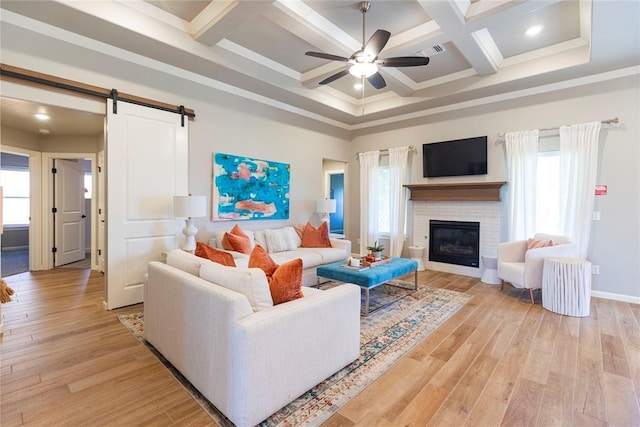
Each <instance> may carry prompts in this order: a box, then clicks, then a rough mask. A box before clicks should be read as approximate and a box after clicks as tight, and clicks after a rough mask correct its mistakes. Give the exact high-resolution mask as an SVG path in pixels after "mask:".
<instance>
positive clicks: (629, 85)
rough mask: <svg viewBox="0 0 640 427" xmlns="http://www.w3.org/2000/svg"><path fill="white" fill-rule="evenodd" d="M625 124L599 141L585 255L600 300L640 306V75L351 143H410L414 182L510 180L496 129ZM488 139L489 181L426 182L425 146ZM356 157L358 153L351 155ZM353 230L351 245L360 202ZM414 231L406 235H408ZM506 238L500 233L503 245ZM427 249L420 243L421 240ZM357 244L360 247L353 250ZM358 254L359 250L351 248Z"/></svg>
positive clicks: (354, 208)
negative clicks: (598, 188)
mask: <svg viewBox="0 0 640 427" xmlns="http://www.w3.org/2000/svg"><path fill="white" fill-rule="evenodd" d="M615 116H617V117H619V118H621V119H622V122H623V124H622V126H620V127H617V128H614V127H608V126H605V127H603V130H602V132H601V134H600V135H601V136H600V154H599V174H598V183H599V184H606V185H608V186H609V194H608V195H607V196H600V197H596V202H595V210H598V211H600V212H601V216H602V219H601V220H600V221H598V222H594V223H593V228H592V236H591V245H590V250H589V255H588V258H589V259H590V260H591V261H592V262H593V263H594V264H597V265H599V266H600V275H597V276H596V275H594V276H593V283H592V288H593V290H594V291H595V294H596V295H602V293H606V294H609V295H606V296H609V297H614V298H618V297H619V298H621V299H629V297H630V298H631V300H632V301H634V302H640V262H639V260H640V190H639V189H640V185H639V184H640V167H639V163H640V151H639V148H638V145H639V144H638V142H639V141H640V130H639V128H638V117H640V78H639V77H638V75H634V76H631V77H625V78H619V79H615V80H609V81H604V82H601V83H596V84H591V85H588V86H582V87H577V88H572V89H565V90H560V91H557V92H553V93H548V94H544V95H535V96H530V97H526V98H521V99H517V100H512V101H505V102H501V103H494V104H490V105H486V106H483V107H477V108H472V109H468V110H465V111H457V112H452V113H444V114H439V115H437V116H430V117H425V118H423V119H416V120H412V121H411V122H406V123H405V124H404V125H405V126H406V127H404V128H400V129H385V128H380V129H378V130H377V131H376V132H374V133H368V134H364V132H362V133H363V134H362V135H359V136H357V137H355V138H354V139H353V145H352V148H351V150H352V152H353V153H355V152H358V151H365V150H372V149H381V148H389V147H394V146H402V145H409V144H413V145H415V146H416V147H417V148H418V153H417V154H416V153H414V154H413V157H412V162H411V167H412V180H411V183H412V184H419V183H443V182H471V181H506V174H505V166H504V148H503V145H502V144H499V143H497V134H498V133H499V132H505V131H512V130H522V129H532V128H544V127H554V126H558V125H564V124H571V123H582V122H588V121H598V120H604V119H609V118H612V117H615ZM480 135H487V136H488V137H489V143H488V157H489V158H488V161H489V165H488V175H486V177H467V178H461V177H455V178H453V177H452V178H437V179H426V178H422V152H421V149H422V144H423V143H426V142H436V141H442V140H449V139H457V138H464V137H473V136H480ZM354 155H355V154H354ZM358 167H359V165H358V162H351V164H350V173H351V176H352V177H353V179H352V180H351V182H350V190H351V193H352V194H358V189H359V185H360V183H359V175H358ZM350 208H351V210H350V212H352V215H351V216H350V227H349V229H350V230H352V231H351V232H350V233H349V235H348V236H347V237H348V238H349V239H351V240H352V241H353V242H355V241H356V239H357V237H358V236H357V233H358V231H357V230H359V224H358V218H359V200H358V198H357V197H354V198H352V199H351V203H350ZM411 235H412V233H411V232H410V233H409V236H411ZM505 237H506V235H505V234H504V232H503V234H502V239H503V240H504V239H505ZM416 243H419V244H423V242H416ZM356 247H357V246H356ZM354 251H355V249H354Z"/></svg>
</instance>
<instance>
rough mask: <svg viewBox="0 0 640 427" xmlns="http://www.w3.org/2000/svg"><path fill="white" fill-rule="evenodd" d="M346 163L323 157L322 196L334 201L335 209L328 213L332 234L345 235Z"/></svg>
mask: <svg viewBox="0 0 640 427" xmlns="http://www.w3.org/2000/svg"><path fill="white" fill-rule="evenodd" d="M346 165H347V164H346V163H345V162H341V161H337V160H329V159H323V161H322V169H323V173H324V191H323V196H324V197H325V198H327V199H333V200H335V201H336V211H335V212H332V213H330V214H329V226H330V230H329V232H330V233H331V234H333V235H337V236H342V237H344V235H345V206H344V200H345V169H346Z"/></svg>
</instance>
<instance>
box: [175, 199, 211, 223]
mask: <svg viewBox="0 0 640 427" xmlns="http://www.w3.org/2000/svg"><path fill="white" fill-rule="evenodd" d="M173 216H175V217H176V218H199V217H203V216H207V196H173Z"/></svg>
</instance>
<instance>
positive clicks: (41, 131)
mask: <svg viewBox="0 0 640 427" xmlns="http://www.w3.org/2000/svg"><path fill="white" fill-rule="evenodd" d="M38 132H39V133H40V134H41V135H49V134H50V133H51V131H50V130H49V129H38Z"/></svg>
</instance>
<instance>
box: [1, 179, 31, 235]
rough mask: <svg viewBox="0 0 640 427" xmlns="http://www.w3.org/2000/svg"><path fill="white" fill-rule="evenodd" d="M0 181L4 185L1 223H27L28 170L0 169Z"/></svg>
mask: <svg viewBox="0 0 640 427" xmlns="http://www.w3.org/2000/svg"><path fill="white" fill-rule="evenodd" d="M0 182H2V185H3V186H4V188H3V191H4V194H3V199H2V200H3V205H2V223H3V225H28V224H29V216H30V214H29V170H28V169H14V170H12V169H2V170H0Z"/></svg>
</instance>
